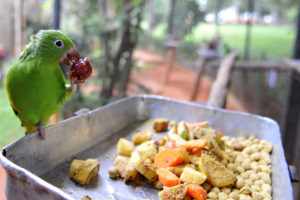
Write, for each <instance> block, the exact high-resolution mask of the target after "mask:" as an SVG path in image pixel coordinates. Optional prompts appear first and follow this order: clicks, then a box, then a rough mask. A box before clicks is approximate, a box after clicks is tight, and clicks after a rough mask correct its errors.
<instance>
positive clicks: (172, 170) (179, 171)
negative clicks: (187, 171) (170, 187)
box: [167, 164, 186, 177]
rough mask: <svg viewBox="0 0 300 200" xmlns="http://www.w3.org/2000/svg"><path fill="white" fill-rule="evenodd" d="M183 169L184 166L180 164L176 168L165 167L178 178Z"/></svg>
mask: <svg viewBox="0 0 300 200" xmlns="http://www.w3.org/2000/svg"><path fill="white" fill-rule="evenodd" d="M185 167H186V164H182V165H176V166H172V167H167V169H168V170H170V172H172V173H173V174H175V175H176V176H178V177H180V175H181V174H182V172H183V169H184V168H185Z"/></svg>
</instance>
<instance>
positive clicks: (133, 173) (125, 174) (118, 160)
mask: <svg viewBox="0 0 300 200" xmlns="http://www.w3.org/2000/svg"><path fill="white" fill-rule="evenodd" d="M114 164H115V166H116V167H117V168H118V169H119V172H120V176H121V177H122V178H123V179H124V182H125V183H127V182H128V181H132V180H135V178H136V177H137V174H138V172H137V170H136V169H135V167H134V166H133V165H132V163H131V162H130V158H129V157H126V156H120V155H118V156H117V157H115V159H114Z"/></svg>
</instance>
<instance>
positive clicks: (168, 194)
mask: <svg viewBox="0 0 300 200" xmlns="http://www.w3.org/2000/svg"><path fill="white" fill-rule="evenodd" d="M186 193H187V187H186V186H185V185H183V184H179V185H176V186H173V187H166V188H165V189H164V190H162V191H160V192H159V193H158V196H159V198H160V200H182V199H184V198H185V196H186Z"/></svg>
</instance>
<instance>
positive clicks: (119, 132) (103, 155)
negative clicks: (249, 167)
mask: <svg viewBox="0 0 300 200" xmlns="http://www.w3.org/2000/svg"><path fill="white" fill-rule="evenodd" d="M157 117H163V118H168V119H171V120H176V121H180V120H186V121H190V122H199V121H204V120H208V121H209V123H210V124H211V125H212V126H213V127H215V128H217V129H219V130H221V131H222V132H224V134H225V135H228V136H232V137H238V136H245V137H248V136H251V135H254V136H256V137H258V138H260V139H264V140H266V141H269V142H271V143H272V144H273V152H272V155H271V159H272V189H273V194H272V196H273V199H274V200H282V199H285V200H289V199H293V193H292V186H291V181H290V178H289V172H288V168H287V164H286V160H285V156H284V153H283V148H282V143H281V136H280V131H279V126H278V125H277V123H276V122H275V121H273V120H271V119H269V118H265V117H261V116H257V115H251V114H246V113H238V112H232V111H227V110H223V109H216V108H212V107H207V106H205V105H199V104H195V103H186V102H182V101H176V100H172V99H168V98H163V97H159V96H153V95H141V96H136V97H129V98H126V99H123V100H120V101H117V102H115V103H112V104H110V105H107V106H104V107H101V108H98V109H95V110H93V111H90V112H88V113H85V114H82V115H80V116H76V117H73V118H71V119H68V120H65V121H63V122H61V123H58V124H57V125H54V126H50V127H48V128H47V129H46V140H45V141H43V140H40V139H39V136H38V135H37V133H34V134H31V135H28V136H25V137H23V138H21V139H20V140H18V141H16V142H14V143H13V144H11V145H9V146H7V147H5V148H4V149H3V155H0V163H1V164H2V165H3V166H4V168H5V170H6V171H7V173H8V176H7V180H6V195H7V198H8V199H9V200H10V199H13V200H14V199H30V200H34V199H43V200H44V199H81V198H82V197H83V196H84V195H88V196H90V197H91V198H92V199H99V200H102V199H130V200H132V199H158V197H157V192H158V191H157V190H154V189H152V188H150V187H147V186H138V187H137V186H132V185H126V184H124V183H123V182H122V180H111V179H110V178H109V176H108V173H107V170H108V168H109V167H110V166H111V165H112V163H113V157H114V155H116V141H117V140H118V139H119V138H120V137H126V138H128V139H131V134H132V133H134V132H136V129H137V128H139V129H140V130H143V129H145V128H150V126H151V123H150V121H151V120H152V119H154V118H157ZM160 136H161V135H159V134H157V135H156V137H160ZM74 157H77V158H81V159H86V158H97V159H98V161H100V171H99V176H98V178H96V179H94V180H92V182H91V184H90V185H89V186H88V187H86V188H83V187H81V186H78V185H76V184H74V182H72V181H71V180H70V179H69V177H68V170H69V166H70V161H71V160H72V159H73V158H74Z"/></svg>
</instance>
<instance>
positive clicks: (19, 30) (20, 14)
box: [14, 0, 25, 56]
mask: <svg viewBox="0 0 300 200" xmlns="http://www.w3.org/2000/svg"><path fill="white" fill-rule="evenodd" d="M14 9H15V56H19V55H20V53H21V52H22V51H23V49H24V47H25V13H24V0H15V1H14Z"/></svg>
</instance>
